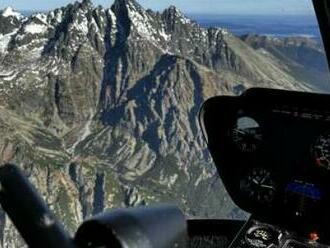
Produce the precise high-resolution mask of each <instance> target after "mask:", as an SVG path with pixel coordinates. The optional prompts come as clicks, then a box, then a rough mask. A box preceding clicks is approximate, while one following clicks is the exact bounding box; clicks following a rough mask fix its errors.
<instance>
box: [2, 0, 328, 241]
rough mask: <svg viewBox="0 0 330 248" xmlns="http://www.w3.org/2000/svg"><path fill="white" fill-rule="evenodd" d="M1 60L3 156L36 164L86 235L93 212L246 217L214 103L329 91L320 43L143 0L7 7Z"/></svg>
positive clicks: (31, 173) (34, 176) (6, 224)
mask: <svg viewBox="0 0 330 248" xmlns="http://www.w3.org/2000/svg"><path fill="white" fill-rule="evenodd" d="M0 61H1V63H0V137H1V138H0V160H1V161H2V162H11V163H15V164H17V165H19V166H20V167H21V168H23V169H24V171H25V173H26V175H27V176H28V177H29V179H30V180H31V181H32V182H33V183H34V184H35V185H36V187H37V188H38V190H39V191H40V192H41V194H42V196H43V197H44V199H45V200H46V201H47V203H48V204H49V206H50V208H51V209H52V210H53V211H54V212H55V213H56V215H57V216H58V217H59V218H61V220H62V221H63V222H64V224H65V227H66V228H67V229H68V230H69V231H70V232H72V233H73V232H74V231H75V229H76V228H77V226H78V225H79V224H80V223H81V221H82V220H83V219H85V218H88V217H90V216H91V215H93V214H97V213H99V212H102V211H106V210H110V209H113V208H117V207H130V206H137V205H146V204H152V203H157V202H170V203H175V204H178V205H179V206H180V207H181V208H182V209H183V210H185V212H186V213H187V215H188V216H190V217H204V218H207V217H209V218H211V217H214V218H244V217H246V214H245V213H243V212H241V211H239V210H238V209H237V207H235V206H234V204H233V203H232V202H231V200H230V199H229V197H228V196H227V193H226V191H225V189H224V188H223V185H222V183H221V181H220V179H219V176H218V174H217V172H216V170H215V167H214V165H213V163H212V160H211V158H210V155H209V153H208V151H207V147H206V144H205V143H204V140H203V137H202V134H201V130H200V127H199V124H198V118H197V117H198V113H199V109H200V107H201V105H202V103H203V101H205V100H206V99H208V98H209V97H212V96H215V95H234V94H240V93H241V92H242V91H243V90H244V89H246V88H249V87H267V88H281V89H289V90H302V91H322V90H327V89H328V88H324V86H322V85H323V84H322V83H323V82H328V76H329V75H328V71H327V68H326V62H325V54H324V51H323V49H322V46H321V44H319V43H317V42H315V41H313V40H311V39H308V38H301V37H300V38H286V39H279V38H274V37H273V38H271V37H265V36H258V35H246V36H242V37H237V36H235V35H233V34H232V33H231V32H230V31H228V30H226V29H221V28H202V27H201V26H200V25H199V24H198V23H196V22H195V21H193V20H190V19H189V18H187V17H186V16H185V15H184V14H183V13H182V12H180V10H178V9H177V8H176V7H174V6H170V7H169V8H168V9H166V10H164V11H163V12H155V11H152V10H146V9H144V8H143V7H142V6H141V5H139V4H138V3H137V2H136V1H135V0H116V1H115V2H114V4H113V5H112V7H111V8H109V9H105V8H103V7H101V6H94V5H93V4H92V2H90V1H89V0H84V1H82V2H75V3H73V4H69V5H67V6H65V7H62V8H59V9H56V10H53V11H49V12H48V13H38V14H34V15H32V16H29V17H24V16H23V15H21V14H20V13H18V12H16V11H14V10H13V9H11V8H7V9H5V10H3V11H1V12H0ZM306 68H307V69H306ZM302 72H304V75H301V74H300V73H302ZM318 72H322V74H319V75H317V73H318ZM0 223H1V224H0V244H1V245H2V247H21V246H22V240H21V239H20V237H19V236H18V234H17V233H16V231H15V229H14V228H13V226H12V224H11V223H10V221H9V220H8V219H7V217H6V216H5V215H4V214H3V213H2V214H0Z"/></svg>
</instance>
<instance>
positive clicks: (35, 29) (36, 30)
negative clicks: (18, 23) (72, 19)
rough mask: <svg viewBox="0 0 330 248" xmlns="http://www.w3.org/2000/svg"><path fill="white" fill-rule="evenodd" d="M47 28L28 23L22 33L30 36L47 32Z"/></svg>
mask: <svg viewBox="0 0 330 248" xmlns="http://www.w3.org/2000/svg"><path fill="white" fill-rule="evenodd" d="M47 30H48V27H47V26H46V25H44V24H37V23H30V24H28V25H26V26H25V27H24V31H25V32H26V33H30V34H40V33H45V32H47Z"/></svg>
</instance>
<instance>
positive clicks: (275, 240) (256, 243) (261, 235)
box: [245, 226, 280, 248]
mask: <svg viewBox="0 0 330 248" xmlns="http://www.w3.org/2000/svg"><path fill="white" fill-rule="evenodd" d="M279 236H280V233H279V232H277V231H276V230H274V229H273V228H271V227H266V226H261V227H260V226H257V227H252V228H251V229H249V230H248V231H247V233H246V235H245V239H246V242H247V243H248V244H249V245H251V246H252V247H259V248H267V247H273V246H274V247H277V246H278V245H279Z"/></svg>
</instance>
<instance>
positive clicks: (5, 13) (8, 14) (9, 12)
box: [0, 6, 23, 19]
mask: <svg viewBox="0 0 330 248" xmlns="http://www.w3.org/2000/svg"><path fill="white" fill-rule="evenodd" d="M0 13H1V14H0V15H1V16H3V17H15V18H17V19H22V18H23V15H22V14H21V13H19V12H17V11H15V10H14V9H13V8H12V7H10V6H9V7H7V8H5V9H4V10H3V11H1V12H0Z"/></svg>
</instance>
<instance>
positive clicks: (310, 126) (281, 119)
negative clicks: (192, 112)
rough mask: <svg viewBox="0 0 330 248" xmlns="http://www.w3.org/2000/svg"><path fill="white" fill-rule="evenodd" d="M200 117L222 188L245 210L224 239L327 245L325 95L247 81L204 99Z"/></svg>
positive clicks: (242, 243)
mask: <svg viewBox="0 0 330 248" xmlns="http://www.w3.org/2000/svg"><path fill="white" fill-rule="evenodd" d="M201 125H202V127H203V132H204V135H205V138H206V140H207V143H208V147H209V150H210V151H211V154H212V157H213V159H214V162H215V163H216V166H217V169H218V171H219V174H220V176H221V178H222V181H223V182H224V185H225V187H226V189H227V191H228V193H229V194H230V196H231V197H232V199H233V200H234V202H235V203H236V204H237V206H239V207H240V208H242V209H243V210H245V211H247V212H249V213H251V214H252V217H251V219H250V221H249V222H248V223H246V225H245V226H244V227H243V229H242V230H241V232H240V233H239V234H238V236H237V238H236V239H235V241H234V242H233V243H232V245H231V247H233V248H238V247H265V248H267V247H269V248H270V247H324V246H323V245H330V96H328V95H323V94H311V93H302V92H289V91H282V90H270V89H250V90H248V91H246V92H245V93H244V94H243V95H241V96H239V97H231V96H221V97H215V98H212V99H210V100H208V101H207V102H206V103H205V104H204V106H203V108H202V111H201ZM325 247H327V246H325ZM329 247H330V246H329Z"/></svg>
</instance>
